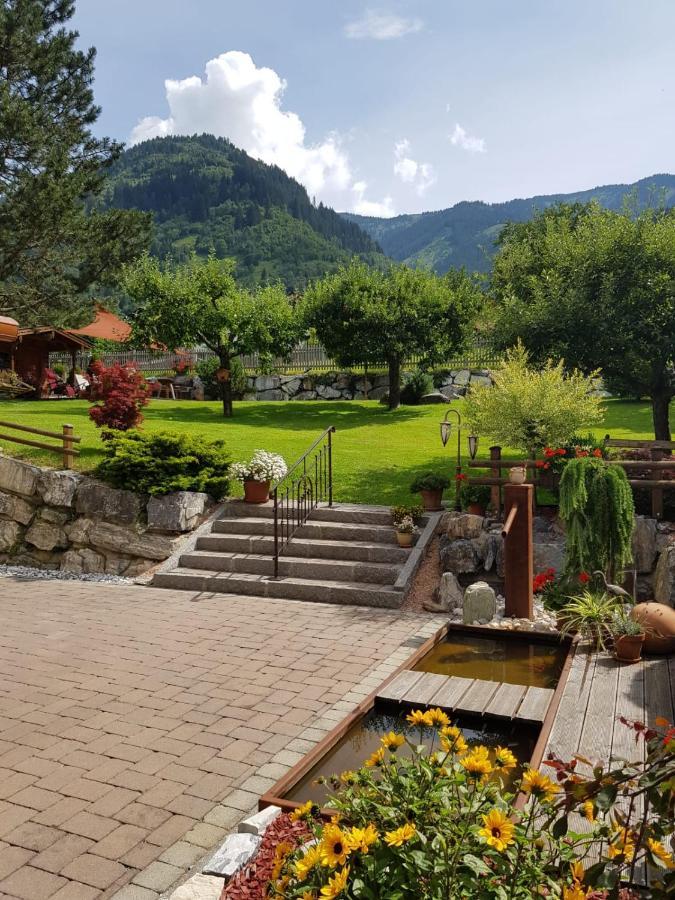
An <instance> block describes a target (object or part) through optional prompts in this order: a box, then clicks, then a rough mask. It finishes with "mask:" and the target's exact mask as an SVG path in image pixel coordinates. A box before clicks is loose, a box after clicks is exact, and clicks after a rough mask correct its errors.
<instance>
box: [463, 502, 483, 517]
mask: <svg viewBox="0 0 675 900" xmlns="http://www.w3.org/2000/svg"><path fill="white" fill-rule="evenodd" d="M466 511H467V512H468V513H470V514H471V515H472V516H484V515H485V507H484V506H481V504H480V503H469V505H468V506H467V508H466Z"/></svg>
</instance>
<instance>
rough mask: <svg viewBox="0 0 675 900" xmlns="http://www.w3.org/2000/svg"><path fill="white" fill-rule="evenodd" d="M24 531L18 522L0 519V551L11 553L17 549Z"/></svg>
mask: <svg viewBox="0 0 675 900" xmlns="http://www.w3.org/2000/svg"><path fill="white" fill-rule="evenodd" d="M22 531H23V529H22V528H21V526H20V525H19V523H18V522H6V521H4V520H2V519H0V553H9V552H11V551H12V550H14V549H16V547H17V546H18V544H19V539H20V537H21V533H22Z"/></svg>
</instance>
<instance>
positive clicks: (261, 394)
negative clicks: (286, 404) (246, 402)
mask: <svg viewBox="0 0 675 900" xmlns="http://www.w3.org/2000/svg"><path fill="white" fill-rule="evenodd" d="M255 398H256V400H286V399H287V398H286V394H284V392H283V391H280V390H278V389H277V388H272V389H270V390H269V391H258V393H257V394H256V395H255Z"/></svg>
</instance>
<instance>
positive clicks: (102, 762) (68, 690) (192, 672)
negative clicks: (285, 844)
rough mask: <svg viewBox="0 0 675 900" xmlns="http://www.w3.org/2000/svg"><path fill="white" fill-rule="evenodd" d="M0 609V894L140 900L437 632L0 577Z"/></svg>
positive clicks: (386, 618)
mask: <svg viewBox="0 0 675 900" xmlns="http://www.w3.org/2000/svg"><path fill="white" fill-rule="evenodd" d="M0 617H1V621H2V628H0V900H2V898H6V897H9V898H21V900H43V898H54V900H91V898H94V897H99V898H108V897H116V898H117V900H154V898H156V897H158V896H159V894H160V893H162V892H163V891H165V890H166V889H167V888H169V887H170V886H171V885H172V884H173V883H175V882H176V881H177V880H179V879H180V878H182V877H183V875H184V874H185V872H186V871H187V870H188V869H189V868H190V866H192V865H193V864H194V863H195V861H196V860H198V859H199V858H200V857H203V856H204V855H205V853H206V852H207V851H208V850H209V849H210V848H212V847H213V846H215V845H216V844H218V843H219V842H220V840H221V839H222V838H223V836H224V835H225V834H226V833H227V831H228V830H229V829H230V828H231V827H232V826H233V825H234V824H235V823H236V822H237V821H238V820H239V819H241V818H243V816H244V815H245V814H246V813H247V812H248V811H249V810H250V809H252V808H253V807H254V806H255V804H256V802H257V798H258V796H259V794H260V793H261V792H262V791H264V790H265V789H266V788H268V787H270V786H271V785H272V783H273V782H274V781H275V780H276V779H277V778H278V777H279V776H280V775H281V774H283V772H284V771H286V769H287V768H288V767H289V766H290V765H292V764H293V763H294V762H296V761H297V760H298V759H299V758H300V756H301V755H302V754H303V753H304V752H306V750H307V749H309V748H310V747H311V746H312V745H313V743H314V742H315V741H316V740H318V739H320V738H321V737H322V736H323V735H324V734H325V732H326V731H327V730H329V729H330V728H331V727H332V726H333V725H334V724H335V722H336V721H338V720H339V719H340V718H342V717H343V716H344V715H345V714H346V712H348V711H349V709H350V708H352V707H353V706H354V705H355V703H357V702H358V701H359V700H360V699H362V697H363V696H365V694H367V693H368V692H369V691H370V690H372V689H373V688H374V687H375V686H376V685H377V684H379V682H380V681H381V680H382V678H383V677H385V675H386V674H388V672H390V671H391V670H392V669H393V668H395V667H396V666H397V665H399V664H400V663H401V662H402V661H403V660H404V659H405V658H406V657H407V656H408V655H409V654H410V653H411V652H412V649H411V646H410V641H409V639H410V638H411V637H412V636H414V635H416V634H417V635H418V636H427V635H428V634H430V633H432V632H433V631H434V630H435V629H436V628H437V627H439V626H440V624H441V623H440V620H439V619H437V618H432V617H429V616H423V617H421V616H415V615H405V614H399V613H393V612H388V611H385V610H374V609H363V608H349V607H336V606H328V605H321V604H307V603H294V602H290V601H282V600H257V599H255V598H241V597H227V596H224V595H222V594H221V595H218V596H216V597H214V596H213V595H204V594H192V593H189V592H178V591H177V592H173V591H167V590H154V589H151V588H141V587H122V586H117V585H98V584H91V583H80V582H56V581H47V582H45V581H35V582H27V581H14V580H9V579H0ZM406 641H408V645H407V646H405V642H406ZM401 645H404V646H401Z"/></svg>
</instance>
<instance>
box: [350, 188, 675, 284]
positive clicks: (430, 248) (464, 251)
mask: <svg viewBox="0 0 675 900" xmlns="http://www.w3.org/2000/svg"><path fill="white" fill-rule="evenodd" d="M589 200H597V201H598V203H600V204H602V205H603V206H606V207H607V208H608V209H617V210H618V209H621V208H622V207H623V205H624V203H626V202H629V203H634V204H637V206H638V207H644V206H647V205H657V204H661V203H662V204H664V205H665V206H667V207H672V206H675V175H652V176H650V177H649V178H643V179H641V180H640V181H637V182H635V183H634V184H609V185H603V186H602V187H596V188H592V189H591V190H587V191H577V192H576V193H573V194H550V195H542V196H539V197H530V198H529V199H526V200H509V201H508V202H506V203H481V202H478V201H477V202H468V201H465V202H462V203H457V204H456V205H455V206H451V207H450V208H449V209H442V210H438V211H437V212H424V213H418V214H416V215H403V216H395V217H394V218H392V219H380V218H376V217H371V216H357V215H353V214H351V213H345V214H344V217H345V218H346V219H347V220H348V221H350V222H353V223H355V224H358V225H360V226H361V227H362V228H363V229H365V231H367V232H368V234H370V235H371V237H372V238H373V239H374V240H376V241H377V242H378V243H379V245H380V246H381V247H382V249H383V250H384V252H385V253H386V254H387V256H391V257H393V259H398V260H404V261H405V262H407V263H411V264H416V265H426V266H430V267H431V268H433V269H435V270H436V271H437V272H439V273H441V272H446V271H447V270H448V269H449V268H451V267H455V268H460V267H462V266H465V267H466V268H467V269H469V270H471V271H474V270H475V271H479V272H485V271H487V270H489V268H490V260H491V257H492V255H493V253H494V251H495V240H496V238H497V237H498V235H499V232H500V231H501V228H502V226H503V225H504V224H505V223H506V222H509V221H510V222H524V221H526V220H527V219H529V218H531V217H532V214H533V213H534V212H535V211H536V210H541V209H545V208H546V207H547V206H551V205H553V204H556V203H587V202H588V201H589Z"/></svg>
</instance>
